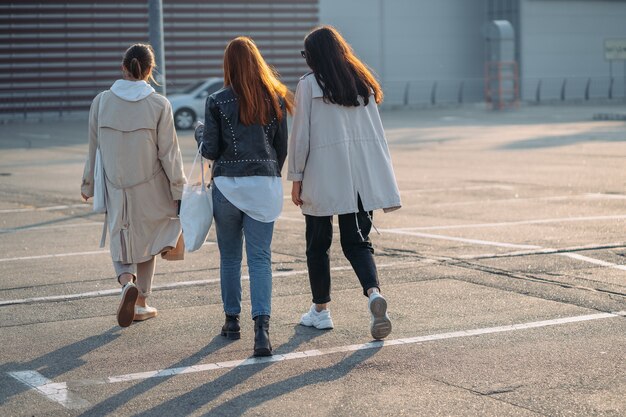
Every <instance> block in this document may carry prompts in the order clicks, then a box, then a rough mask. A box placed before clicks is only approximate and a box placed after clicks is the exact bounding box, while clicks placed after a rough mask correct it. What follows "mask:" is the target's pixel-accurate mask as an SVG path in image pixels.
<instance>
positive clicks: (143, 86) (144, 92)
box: [111, 80, 154, 101]
mask: <svg viewBox="0 0 626 417" xmlns="http://www.w3.org/2000/svg"><path fill="white" fill-rule="evenodd" d="M111 92H112V93H113V94H115V95H116V96H118V97H119V98H121V99H122V100H126V101H139V100H143V99H144V98H146V97H148V96H149V95H150V94H152V93H154V88H152V86H151V85H150V84H148V83H147V82H145V81H130V80H117V81H115V82H114V83H113V85H112V86H111Z"/></svg>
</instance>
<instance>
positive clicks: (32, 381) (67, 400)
mask: <svg viewBox="0 0 626 417" xmlns="http://www.w3.org/2000/svg"><path fill="white" fill-rule="evenodd" d="M9 375H10V376H12V377H13V378H15V379H17V380H18V381H20V382H22V383H23V384H25V385H28V386H29V387H31V389H33V390H35V391H37V392H39V393H40V394H42V395H43V396H44V397H46V398H48V399H49V400H51V401H54V402H57V403H59V404H61V405H62V406H63V407H65V408H69V409H71V410H78V409H81V408H86V407H89V406H90V405H91V404H89V402H87V401H85V400H83V399H82V398H80V397H78V396H76V394H74V393H72V392H70V391H69V390H68V388H67V384H66V383H65V382H52V381H50V380H49V379H48V378H45V377H44V376H43V375H41V374H40V373H39V372H36V371H19V372H9Z"/></svg>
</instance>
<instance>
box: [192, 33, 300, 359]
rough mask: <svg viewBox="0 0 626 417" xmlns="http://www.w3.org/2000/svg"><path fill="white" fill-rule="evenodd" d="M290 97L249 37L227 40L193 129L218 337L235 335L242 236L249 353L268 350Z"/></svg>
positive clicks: (267, 352) (237, 333)
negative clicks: (206, 208)
mask: <svg viewBox="0 0 626 417" xmlns="http://www.w3.org/2000/svg"><path fill="white" fill-rule="evenodd" d="M292 106H293V96H292V94H291V93H290V92H289V90H288V89H287V87H285V86H284V85H283V84H282V83H281V82H280V81H279V80H278V76H277V74H276V72H275V71H274V70H273V69H272V68H270V67H269V66H268V65H267V63H266V62H265V60H264V59H263V57H262V56H261V53H260V52H259V50H258V48H257V47H256V45H255V44H254V42H253V41H252V40H251V39H250V38H247V37H238V38H236V39H234V40H232V41H231V42H230V43H229V44H228V46H227V47H226V51H225V52H224V88H223V89H221V90H219V91H217V92H215V93H214V94H212V95H211V96H209V98H208V99H207V102H206V111H205V122H204V125H203V126H199V127H198V128H197V129H196V132H195V136H196V140H197V141H198V145H199V146H200V149H201V152H202V155H203V156H204V157H205V158H207V159H209V160H213V161H214V168H213V186H214V187H213V214H214V219H215V228H216V233H217V244H218V247H219V251H220V282H221V290H222V301H223V303H224V312H225V313H226V321H225V323H224V326H223V328H222V336H225V337H227V338H229V339H239V338H240V337H241V336H240V326H239V314H240V312H241V260H242V246H243V238H244V237H245V242H246V254H247V257H248V269H249V275H250V298H251V303H252V318H253V320H254V332H255V337H254V355H255V356H270V355H271V354H272V346H271V343H270V340H269V319H270V315H271V298H272V269H271V263H272V262H271V243H272V234H273V231H274V221H275V220H276V219H277V218H278V216H279V215H280V212H281V211H282V204H283V189H282V182H281V178H280V176H281V174H280V172H281V170H282V167H283V164H284V162H285V159H286V157H287V112H291V111H292Z"/></svg>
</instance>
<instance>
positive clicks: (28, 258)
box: [0, 242, 215, 262]
mask: <svg viewBox="0 0 626 417" xmlns="http://www.w3.org/2000/svg"><path fill="white" fill-rule="evenodd" d="M204 245H215V242H204V244H203V245H202V246H204ZM103 253H109V251H108V250H92V251H86V252H65V253H52V254H47V255H33V256H18V257H15V258H0V262H11V261H32V260H35V259H49V258H67V257H69V256H88V255H102V254H103Z"/></svg>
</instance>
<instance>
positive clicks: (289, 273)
mask: <svg viewBox="0 0 626 417" xmlns="http://www.w3.org/2000/svg"><path fill="white" fill-rule="evenodd" d="M434 262H437V261H435V260H428V259H427V260H424V261H410V262H398V263H391V264H380V265H377V267H378V269H386V268H391V267H401V266H406V265H414V264H418V263H434ZM330 270H331V271H351V270H352V267H351V266H336V267H333V268H331V269H330ZM306 273H308V270H307V269H300V270H295V271H274V272H272V277H274V278H278V277H289V276H293V275H300V274H306ZM241 279H242V280H249V279H250V276H249V275H242V276H241ZM217 282H220V279H219V278H211V279H201V280H196V281H182V282H171V283H169V284H163V285H155V286H153V287H152V290H153V291H154V290H157V291H158V290H171V289H175V288H186V287H197V286H204V285H209V284H213V283H217ZM119 294H120V289H119V288H114V289H108V290H99V291H89V292H83V293H77V294H64V295H50V296H45V297H32V298H22V299H16V300H2V301H0V307H3V306H9V305H17V304H33V303H49V302H56V301H70V300H79V299H84V298H97V297H107V296H110V295H119Z"/></svg>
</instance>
